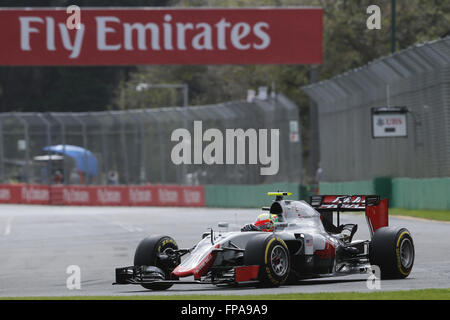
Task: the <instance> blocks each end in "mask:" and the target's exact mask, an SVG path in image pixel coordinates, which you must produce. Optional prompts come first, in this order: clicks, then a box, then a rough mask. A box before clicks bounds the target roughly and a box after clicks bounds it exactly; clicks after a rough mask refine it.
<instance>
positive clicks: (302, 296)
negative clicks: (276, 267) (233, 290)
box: [0, 289, 450, 300]
mask: <svg viewBox="0 0 450 320" xmlns="http://www.w3.org/2000/svg"><path fill="white" fill-rule="evenodd" d="M0 300H450V289H422V290H409V291H374V292H326V293H287V294H261V295H170V296H167V295H159V296H156V295H152V296H70V297H18V298H16V297H14V298H0Z"/></svg>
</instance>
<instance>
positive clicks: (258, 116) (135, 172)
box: [0, 94, 302, 185]
mask: <svg viewBox="0 0 450 320" xmlns="http://www.w3.org/2000/svg"><path fill="white" fill-rule="evenodd" d="M43 107H45V106H43ZM194 121H202V127H203V132H204V131H205V130H207V129H209V128H216V129H219V130H220V132H222V133H223V135H224V137H225V130H226V129H237V128H241V129H243V130H247V129H255V130H256V132H259V131H258V130H259V129H268V131H270V129H279V171H278V173H277V174H275V175H261V174H260V168H262V167H267V166H268V165H264V164H262V163H261V162H258V163H257V164H248V158H247V162H246V164H223V165H221V164H205V162H204V161H203V162H202V164H181V165H176V164H174V163H173V161H172V160H171V153H172V149H173V147H174V146H175V145H176V144H177V143H178V141H171V135H172V132H173V131H174V130H175V129H178V128H186V129H187V130H189V132H190V134H191V136H193V134H194V133H193V125H194ZM268 136H269V137H270V133H268ZM192 138H193V137H192ZM268 140H269V141H270V139H268ZM191 141H193V140H191ZM208 143H209V142H203V148H204V147H205V146H206V145H207V144H208ZM224 144H225V142H224ZM49 146H53V148H46V147H49ZM71 146H75V147H76V148H83V149H81V150H84V151H81V155H80V154H78V156H74V155H73V154H70V152H72V150H69V149H71V148H72V147H71ZM235 147H236V145H235ZM58 148H59V149H58ZM247 148H248V143H247ZM247 150H248V149H247ZM69 151H70V152H69ZM75 151H77V150H74V152H75ZM268 151H269V154H270V151H271V146H270V145H269V147H268ZM83 152H84V153H83ZM235 155H236V152H235ZM92 157H94V158H95V161H93V160H92V159H91V158H92ZM224 157H225V150H224ZM91 160H92V161H91ZM235 163H236V162H235ZM94 167H95V168H94ZM301 168H302V163H301V136H300V128H299V111H298V107H297V106H296V105H295V104H294V103H292V102H291V101H290V100H289V99H287V98H286V97H285V96H283V95H282V94H277V95H275V96H274V97H268V98H267V99H264V100H262V99H254V100H253V101H252V102H247V101H233V102H227V103H221V104H215V105H208V106H194V107H166V108H159V109H139V110H125V111H103V112H80V113H78V112H64V113H63V112H59V113H55V112H44V113H3V114H0V183H3V184H12V183H23V184H40V185H48V184H63V185H69V184H88V185H107V184H110V185H114V184H120V185H124V184H125V185H147V184H164V185H167V184H177V185H205V184H217V183H220V184H260V183H272V182H281V181H283V182H299V181H300V179H301Z"/></svg>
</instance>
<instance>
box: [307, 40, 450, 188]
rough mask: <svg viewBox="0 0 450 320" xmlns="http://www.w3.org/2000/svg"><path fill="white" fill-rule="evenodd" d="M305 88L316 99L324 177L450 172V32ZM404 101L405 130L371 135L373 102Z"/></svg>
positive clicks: (444, 174)
mask: <svg viewBox="0 0 450 320" xmlns="http://www.w3.org/2000/svg"><path fill="white" fill-rule="evenodd" d="M303 90H304V91H305V92H306V93H307V94H308V95H309V96H310V97H311V98H312V99H313V100H314V101H315V102H316V103H317V105H318V112H319V132H320V166H321V169H322V177H321V180H322V181H324V182H345V181H368V180H370V179H373V178H376V177H409V178H431V177H450V37H446V38H442V39H439V40H436V41H432V42H428V43H425V44H421V45H416V46H414V47H411V48H408V49H405V50H402V51H400V52H398V53H395V54H393V55H390V56H387V57H383V58H381V59H378V60H375V61H373V62H371V63H369V64H368V65H366V66H363V67H361V68H357V69H355V70H351V71H349V72H346V73H344V74H342V75H339V76H337V77H335V78H332V79H330V80H326V81H322V82H319V83H315V84H312V85H309V86H306V87H303ZM386 106H406V107H407V108H408V109H409V111H410V112H409V113H408V115H407V128H408V135H407V137H402V138H377V139H374V138H372V133H371V108H373V107H386Z"/></svg>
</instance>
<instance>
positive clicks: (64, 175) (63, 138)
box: [50, 112, 67, 184]
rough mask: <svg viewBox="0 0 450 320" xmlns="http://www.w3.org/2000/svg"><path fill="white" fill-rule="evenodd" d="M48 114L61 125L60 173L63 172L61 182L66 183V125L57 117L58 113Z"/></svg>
mask: <svg viewBox="0 0 450 320" xmlns="http://www.w3.org/2000/svg"><path fill="white" fill-rule="evenodd" d="M50 115H51V116H52V117H53V119H55V120H56V122H58V123H59V125H60V126H61V143H62V146H63V152H62V153H63V167H62V170H63V172H62V174H63V184H67V179H66V178H67V175H66V125H65V124H64V121H62V120H61V119H60V118H58V115H57V114H55V113H52V112H51V113H50ZM52 183H53V181H51V180H50V184H52Z"/></svg>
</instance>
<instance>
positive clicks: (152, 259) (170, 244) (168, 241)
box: [134, 236, 179, 290]
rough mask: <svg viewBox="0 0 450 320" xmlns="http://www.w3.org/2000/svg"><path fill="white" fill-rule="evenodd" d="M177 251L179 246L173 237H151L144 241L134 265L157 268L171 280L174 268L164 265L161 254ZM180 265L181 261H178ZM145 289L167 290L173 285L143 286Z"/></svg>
mask: <svg viewBox="0 0 450 320" xmlns="http://www.w3.org/2000/svg"><path fill="white" fill-rule="evenodd" d="M169 248H170V249H173V250H177V249H178V245H177V243H176V242H175V240H173V239H172V238H171V237H168V236H151V237H147V238H145V239H143V240H142V241H141V242H140V243H139V245H138V247H137V248H136V252H135V254H134V265H135V266H155V267H158V268H160V269H161V270H162V271H163V272H164V274H165V278H166V279H169V278H170V272H172V268H170V266H168V265H167V264H164V263H163V262H162V261H161V260H160V259H159V254H160V253H164V251H166V250H167V249H169ZM178 263H179V261H178ZM141 286H143V287H144V288H145V289H150V290H167V289H169V288H170V287H171V286H172V284H167V283H151V284H142V285H141Z"/></svg>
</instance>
